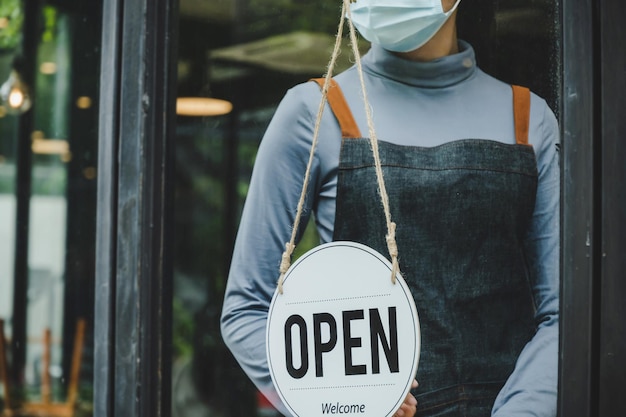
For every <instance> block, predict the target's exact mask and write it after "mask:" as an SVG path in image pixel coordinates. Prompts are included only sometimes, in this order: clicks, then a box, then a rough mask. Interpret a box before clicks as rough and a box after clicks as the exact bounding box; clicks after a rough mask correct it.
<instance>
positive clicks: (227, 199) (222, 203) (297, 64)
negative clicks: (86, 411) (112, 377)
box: [172, 0, 559, 417]
mask: <svg viewBox="0 0 626 417" xmlns="http://www.w3.org/2000/svg"><path fill="white" fill-rule="evenodd" d="M460 8H461V10H460V12H459V32H460V37H461V38H463V39H466V40H468V41H469V42H470V43H471V44H472V45H473V46H474V48H475V50H476V53H477V59H478V63H479V65H480V66H481V67H482V68H483V69H484V70H485V71H486V72H488V73H490V74H492V75H494V76H496V77H498V78H500V79H502V80H504V81H505V82H510V83H517V84H523V85H526V86H529V87H531V88H532V89H533V90H534V91H536V92H538V93H539V94H540V95H542V96H544V97H545V98H546V99H547V100H548V102H549V104H550V105H551V107H552V109H553V110H556V108H557V100H558V94H559V91H558V85H559V79H558V69H559V67H558V66H559V58H558V56H559V54H558V50H559V45H558V30H559V28H558V24H557V16H558V13H557V10H558V3H555V2H552V1H548V0H539V1H533V2H528V1H524V0H520V1H507V2H504V1H498V0H480V1H477V2H461V4H460ZM340 9H341V2H340V1H337V0H321V1H316V2H306V1H297V0H223V1H217V2H215V1H213V2H199V1H194V0H180V16H179V19H180V20H179V28H180V39H179V60H178V96H179V102H178V105H179V106H178V113H179V114H178V116H177V126H176V138H175V141H176V145H175V146H176V179H175V181H176V203H175V205H176V209H175V211H176V214H175V231H176V232H175V233H176V236H175V253H174V257H175V259H174V265H175V267H174V268H175V270H174V301H173V302H174V322H173V346H174V352H173V355H174V357H173V383H172V409H173V411H172V415H173V416H174V417H180V416H192V415H193V416H213V415H219V416H233V417H238V416H242V415H247V416H252V415H257V416H274V415H278V414H277V412H276V410H274V409H273V408H272V407H271V405H269V404H268V402H267V401H266V400H265V399H264V398H263V397H262V396H261V395H259V393H258V392H257V390H256V389H255V387H254V386H253V385H252V383H251V382H250V381H249V379H248V378H247V376H246V375H245V374H244V373H243V372H242V371H241V369H240V368H239V366H238V364H237V363H236V361H235V360H234V359H233V357H232V355H231V354H230V353H229V351H228V349H227V348H226V347H225V345H224V343H223V341H222V339H221V336H220V331H219V316H220V312H221V308H222V303H223V293H224V287H225V283H226V279H227V274H228V269H229V263H230V259H231V253H232V249H233V243H234V239H235V234H236V231H237V226H238V222H239V216H240V214H241V209H242V205H243V201H244V199H245V196H246V192H247V189H248V184H249V179H250V175H251V171H252V166H253V164H254V160H255V155H256V151H257V148H258V145H259V142H260V140H261V137H262V136H263V133H264V131H265V129H266V127H267V125H268V123H269V121H270V119H271V117H272V115H273V113H274V111H275V110H276V107H277V105H278V103H279V101H280V100H281V98H282V97H283V95H284V94H285V92H286V91H287V89H289V88H290V87H292V86H294V85H295V84H297V83H300V82H304V81H306V80H307V79H309V78H311V77H320V76H322V75H323V74H324V73H325V71H326V66H327V63H328V60H329V58H330V53H331V51H332V46H333V43H334V35H335V33H336V30H337V24H338V19H339V13H340ZM530 22H532V23H530ZM359 47H360V49H361V50H362V52H365V51H366V50H367V48H368V45H367V44H366V43H365V44H363V45H359ZM342 50H343V52H342V54H341V56H340V61H339V63H338V65H337V68H336V70H335V73H337V72H340V71H342V70H344V69H346V68H348V67H349V66H351V65H352V63H353V61H352V60H351V58H350V55H351V53H350V49H349V46H348V44H347V42H346V44H344V46H343V48H342ZM192 97H193V98H202V99H205V100H206V99H210V100H211V101H210V102H209V101H204V104H205V105H206V107H204V111H205V112H204V113H196V114H195V115H190V114H191V113H190V112H191V110H184V108H183V101H182V100H181V98H192ZM215 99H218V100H219V101H217V100H215ZM198 103H200V102H198ZM185 104H186V105H191V104H190V102H189V101H187V102H186V103H185ZM317 243H318V236H317V234H316V231H315V229H314V227H311V225H309V227H308V228H307V231H306V234H305V237H304V239H303V241H302V242H301V243H300V244H299V246H298V249H297V250H298V251H299V253H301V252H303V251H305V250H306V249H308V248H310V247H312V246H314V245H316V244H317ZM296 256H297V254H296Z"/></svg>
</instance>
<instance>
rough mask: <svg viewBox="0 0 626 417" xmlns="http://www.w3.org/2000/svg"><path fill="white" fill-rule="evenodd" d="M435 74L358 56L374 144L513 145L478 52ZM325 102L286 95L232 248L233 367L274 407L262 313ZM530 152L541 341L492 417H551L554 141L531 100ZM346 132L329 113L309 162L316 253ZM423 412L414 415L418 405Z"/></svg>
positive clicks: (326, 231)
mask: <svg viewBox="0 0 626 417" xmlns="http://www.w3.org/2000/svg"><path fill="white" fill-rule="evenodd" d="M459 49H460V51H459V53H457V54H454V55H451V56H446V57H444V58H440V59H437V60H434V61H430V62H415V61H409V60H405V59H402V58H400V57H398V56H396V55H394V54H392V53H390V52H388V51H386V50H384V49H382V48H381V47H379V46H377V45H372V48H371V49H370V51H369V52H368V53H367V54H366V55H364V56H363V59H362V65H363V71H364V76H365V85H366V89H367V94H368V98H369V102H370V105H371V108H372V112H373V121H374V127H375V129H376V134H377V137H378V139H379V140H382V141H387V142H391V143H395V144H399V145H411V146H437V145H440V144H443V143H446V142H450V141H455V140H460V139H467V138H476V139H488V140H494V141H500V142H503V143H507V144H513V143H515V132H514V122H513V108H512V99H511V87H510V86H509V85H508V84H505V83H503V82H501V81H498V80H496V79H495V78H493V77H491V76H489V75H487V74H485V73H484V72H482V71H481V70H480V69H479V68H477V66H476V60H475V56H474V51H473V49H472V47H471V46H470V45H468V44H467V43H465V42H463V41H460V42H459ZM335 79H336V81H337V82H338V83H339V85H340V87H341V89H342V91H343V93H344V95H345V97H346V100H347V102H348V104H349V106H350V109H351V110H352V112H353V115H354V117H355V120H356V122H357V124H358V126H359V128H360V130H361V132H363V134H364V135H365V134H366V132H368V128H367V121H366V116H365V111H364V104H363V99H362V95H361V91H360V84H359V78H358V74H357V69H356V68H355V67H352V68H350V69H348V70H347V71H345V72H343V73H341V74H339V75H337V76H336V77H335ZM320 98H321V95H320V89H319V87H318V85H317V84H315V83H311V82H309V83H304V84H300V85H297V86H295V87H294V88H292V89H290V90H289V91H288V92H287V94H286V95H285V97H284V98H283V100H282V102H281V103H280V105H279V107H278V109H277V111H276V113H275V115H274V117H273V119H272V121H271V123H270V125H269V126H268V128H267V131H266V133H265V135H264V137H263V140H262V142H261V146H260V148H259V152H258V155H257V159H256V162H255V166H254V171H253V174H252V179H251V183H250V189H249V192H248V195H247V199H246V203H245V207H244V210H243V215H242V218H241V224H240V227H239V232H238V235H237V241H236V244H235V249H234V254H233V260H232V264H231V269H230V274H229V279H228V284H227V288H226V294H225V300H224V306H223V311H222V336H223V338H224V340H225V342H226V343H227V345H228V347H229V348H230V349H231V351H232V352H233V354H234V355H235V357H236V358H237V360H238V362H239V364H240V365H241V367H242V368H243V369H244V371H245V372H246V373H247V374H248V376H249V377H250V378H251V379H252V381H253V382H254V383H255V384H256V385H257V387H258V388H259V389H260V391H261V392H263V393H264V394H265V395H266V396H267V397H268V398H269V399H270V400H271V401H272V402H273V403H274V404H275V405H276V406H277V408H278V409H279V410H280V411H281V412H283V413H286V414H288V413H287V411H286V409H285V408H284V406H283V405H282V404H281V403H280V400H279V398H278V397H277V395H276V393H275V390H274V387H273V386H272V381H271V378H270V373H269V370H268V365H267V359H266V351H265V331H266V329H265V326H266V319H267V312H268V308H269V305H270V301H271V299H272V295H273V293H274V291H275V289H276V280H277V277H278V275H279V273H278V268H279V265H280V261H281V255H282V253H283V250H284V247H285V243H286V242H288V241H289V239H290V234H291V229H292V226H293V222H294V218H295V213H296V207H297V203H298V199H299V197H300V192H301V190H302V179H303V177H304V172H305V169H306V165H307V162H308V158H309V152H310V149H311V143H312V139H313V129H314V124H315V119H316V113H317V107H318V105H319V101H320ZM529 142H530V144H531V145H532V146H533V149H534V151H535V155H536V158H537V167H538V172H539V182H538V189H537V198H536V205H535V210H534V214H533V218H532V224H531V226H530V227H531V230H530V232H529V233H530V239H531V241H532V242H534V245H533V248H532V251H531V253H529V254H527V257H528V261H529V270H530V273H531V274H532V275H533V278H532V279H531V282H532V283H533V296H534V300H535V307H536V314H535V319H536V323H537V330H536V333H535V335H534V337H533V338H532V340H530V341H529V342H528V344H527V345H526V347H525V348H524V350H523V351H522V352H521V354H520V356H519V358H518V361H517V363H516V366H515V370H514V371H513V373H512V374H511V376H510V377H509V379H508V381H507V382H506V384H505V386H504V388H503V389H502V390H501V392H500V394H499V395H498V397H497V399H496V401H495V404H494V407H493V414H492V415H494V416H509V417H510V416H522V415H523V416H530V415H533V416H546V417H548V416H555V415H556V395H557V394H556V393H557V369H558V327H559V325H558V311H559V298H558V297H559V199H560V195H559V194H560V193H559V184H560V177H559V155H558V142H559V130H558V126H557V121H556V118H555V117H554V114H553V113H552V111H551V110H550V109H549V108H548V106H547V105H546V103H545V101H544V100H543V99H541V98H540V97H538V96H536V95H534V94H532V96H531V109H530V130H529ZM340 146H341V132H340V130H339V126H338V124H337V121H336V119H335V118H334V116H333V114H332V112H331V111H330V109H329V108H328V106H327V107H326V110H325V112H324V116H323V119H322V122H321V128H320V134H319V143H318V146H317V148H316V151H315V159H314V163H313V168H312V174H311V179H310V185H309V188H308V195H307V198H306V206H305V212H304V216H303V219H302V222H301V225H300V227H299V232H300V234H301V232H302V231H303V229H304V227H305V226H306V224H307V222H308V219H309V217H310V215H311V214H313V213H314V214H315V222H316V225H317V229H318V231H319V234H320V237H321V241H322V243H324V242H329V241H331V240H332V236H333V223H334V219H335V197H336V191H337V167H338V163H339V150H340ZM418 407H419V405H418Z"/></svg>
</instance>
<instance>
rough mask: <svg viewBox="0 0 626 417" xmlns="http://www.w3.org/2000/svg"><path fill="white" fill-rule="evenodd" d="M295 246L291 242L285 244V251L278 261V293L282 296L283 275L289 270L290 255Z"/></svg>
mask: <svg viewBox="0 0 626 417" xmlns="http://www.w3.org/2000/svg"><path fill="white" fill-rule="evenodd" d="M295 247H296V245H294V244H293V243H291V242H287V243H285V251H284V252H283V256H282V258H281V260H280V268H279V271H280V277H279V278H278V293H279V294H282V293H283V281H284V279H285V274H286V273H287V271H288V270H289V267H290V266H291V254H292V253H293V250H294V249H295Z"/></svg>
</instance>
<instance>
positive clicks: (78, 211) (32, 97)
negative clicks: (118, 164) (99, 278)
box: [0, 0, 101, 416]
mask: <svg viewBox="0 0 626 417" xmlns="http://www.w3.org/2000/svg"><path fill="white" fill-rule="evenodd" d="M67 3H68V2H58V1H53V0H49V1H43V2H22V1H20V0H6V1H3V2H2V4H1V5H0V83H4V84H3V86H2V87H0V91H5V89H7V88H9V87H10V89H11V94H9V95H7V96H5V95H3V94H2V93H1V92H0V96H2V98H3V101H2V103H0V104H1V107H0V213H1V214H0V319H1V320H3V324H4V329H3V330H4V337H5V339H6V346H4V347H5V349H2V351H0V360H6V363H7V368H8V369H7V372H6V379H5V380H2V381H0V384H2V386H3V388H4V387H9V390H4V389H3V390H2V391H0V398H1V402H0V404H2V405H1V406H0V408H4V409H5V410H6V411H7V412H9V409H10V410H12V411H13V413H14V415H26V414H28V413H31V414H32V413H37V414H38V415H42V416H48V415H50V416H53V415H60V414H59V413H63V412H70V410H72V412H73V413H76V415H78V414H80V415H91V403H92V402H93V396H92V388H91V387H92V385H93V384H92V369H91V368H92V366H91V363H92V359H91V356H92V350H93V333H92V328H93V297H94V295H93V283H94V276H95V270H94V255H95V253H94V246H95V214H96V176H97V167H96V161H97V115H98V112H97V106H96V103H97V102H98V95H97V94H98V79H99V55H100V54H99V48H100V37H101V34H100V30H99V28H100V26H101V21H100V19H101V3H100V2H99V1H95V2H89V4H88V5H83V4H82V3H81V4H79V5H75V4H67ZM70 3H75V2H70ZM17 22H19V23H20V27H19V29H17V30H16V29H15V28H14V24H15V23H17ZM16 77H18V78H19V81H16ZM7 86H9V87H7ZM6 91H8V90H6ZM20 92H21V93H22V94H23V96H22V97H21V100H22V105H21V106H20V105H18V104H16V103H18V102H17V101H15V100H18V99H17V98H16V97H15V95H14V93H20ZM24 243H25V244H24ZM0 366H1V364H0ZM1 370H2V369H0V371H1ZM7 394H8V395H7ZM67 415H70V414H67Z"/></svg>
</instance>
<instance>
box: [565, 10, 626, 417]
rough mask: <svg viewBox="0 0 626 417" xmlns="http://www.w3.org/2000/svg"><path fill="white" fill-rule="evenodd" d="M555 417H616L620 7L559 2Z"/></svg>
mask: <svg viewBox="0 0 626 417" xmlns="http://www.w3.org/2000/svg"><path fill="white" fill-rule="evenodd" d="M561 1H562V28H563V32H562V40H563V64H562V67H563V77H562V81H563V86H562V101H561V103H562V112H561V114H562V120H561V126H562V132H563V135H562V136H563V141H562V142H563V151H562V159H561V161H562V171H563V176H562V177H563V198H562V202H563V208H562V214H563V220H562V224H563V229H562V242H563V243H562V291H561V346H560V360H561V362H560V364H561V366H560V385H559V388H560V391H559V410H560V415H562V416H567V417H577V416H580V417H592V416H605V417H606V416H611V417H612V416H615V417H617V416H623V415H626V403H625V402H624V401H621V400H620V397H621V393H620V392H619V391H618V390H619V389H620V387H623V386H624V384H625V383H626V372H625V370H626V354H625V353H624V350H625V349H626V332H625V331H624V320H625V319H626V303H624V300H623V297H624V296H626V280H625V279H624V277H625V276H626V257H625V256H624V254H623V253H624V249H625V248H626V208H625V207H626V198H625V196H624V190H625V189H626V162H625V160H626V142H625V141H626V119H625V118H624V116H623V115H624V112H625V111H626V100H625V98H624V91H625V89H626V57H625V56H624V54H623V52H621V51H620V45H623V44H624V42H625V41H626V30H625V29H624V26H623V22H624V20H625V19H626V5H624V3H623V2H614V1H611V0H599V1H591V0H561Z"/></svg>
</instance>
